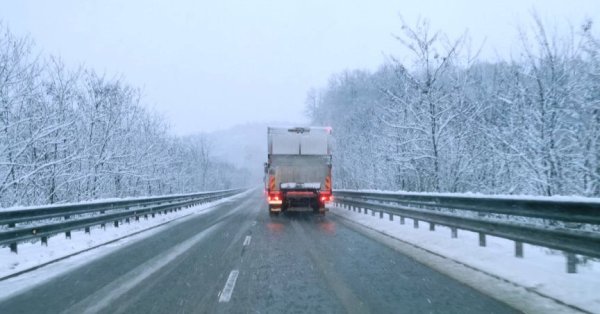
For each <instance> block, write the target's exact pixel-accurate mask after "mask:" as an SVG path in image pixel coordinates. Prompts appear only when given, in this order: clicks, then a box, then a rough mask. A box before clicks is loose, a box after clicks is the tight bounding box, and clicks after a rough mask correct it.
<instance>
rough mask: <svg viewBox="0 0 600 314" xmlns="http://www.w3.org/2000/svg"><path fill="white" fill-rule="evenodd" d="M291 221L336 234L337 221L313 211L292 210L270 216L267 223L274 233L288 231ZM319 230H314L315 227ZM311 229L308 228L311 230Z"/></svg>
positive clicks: (268, 228)
mask: <svg viewBox="0 0 600 314" xmlns="http://www.w3.org/2000/svg"><path fill="white" fill-rule="evenodd" d="M290 222H296V223H299V224H301V225H302V226H304V227H310V226H312V230H313V231H317V230H318V231H320V232H323V233H325V234H327V235H335V233H336V223H335V222H334V221H332V220H330V219H329V218H328V217H327V216H322V215H318V214H314V213H313V212H312V211H310V212H308V211H290V212H285V213H281V214H280V215H278V216H276V217H270V221H268V222H267V223H266V227H267V230H269V232H270V233H272V234H281V233H283V232H286V226H288V227H289V223H290ZM315 228H316V229H317V230H314V229H315ZM309 230H311V229H306V231H307V232H309Z"/></svg>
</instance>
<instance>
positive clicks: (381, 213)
mask: <svg viewBox="0 0 600 314" xmlns="http://www.w3.org/2000/svg"><path fill="white" fill-rule="evenodd" d="M379 219H383V210H380V211H379Z"/></svg>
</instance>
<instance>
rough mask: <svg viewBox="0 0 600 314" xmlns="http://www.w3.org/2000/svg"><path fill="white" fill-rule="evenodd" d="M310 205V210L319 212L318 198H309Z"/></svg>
mask: <svg viewBox="0 0 600 314" xmlns="http://www.w3.org/2000/svg"><path fill="white" fill-rule="evenodd" d="M310 207H312V210H313V212H314V213H317V214H318V213H319V200H318V199H316V198H314V199H312V200H310Z"/></svg>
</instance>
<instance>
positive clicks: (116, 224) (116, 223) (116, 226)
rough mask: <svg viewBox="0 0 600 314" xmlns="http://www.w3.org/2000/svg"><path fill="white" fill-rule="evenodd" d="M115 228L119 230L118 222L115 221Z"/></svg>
mask: <svg viewBox="0 0 600 314" xmlns="http://www.w3.org/2000/svg"><path fill="white" fill-rule="evenodd" d="M115 228H119V221H118V220H115Z"/></svg>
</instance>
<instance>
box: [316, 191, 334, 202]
mask: <svg viewBox="0 0 600 314" xmlns="http://www.w3.org/2000/svg"><path fill="white" fill-rule="evenodd" d="M319 200H320V201H321V203H328V202H333V195H331V194H329V193H327V192H321V193H320V195H319Z"/></svg>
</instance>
